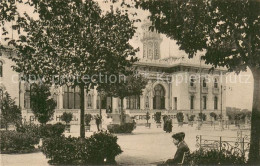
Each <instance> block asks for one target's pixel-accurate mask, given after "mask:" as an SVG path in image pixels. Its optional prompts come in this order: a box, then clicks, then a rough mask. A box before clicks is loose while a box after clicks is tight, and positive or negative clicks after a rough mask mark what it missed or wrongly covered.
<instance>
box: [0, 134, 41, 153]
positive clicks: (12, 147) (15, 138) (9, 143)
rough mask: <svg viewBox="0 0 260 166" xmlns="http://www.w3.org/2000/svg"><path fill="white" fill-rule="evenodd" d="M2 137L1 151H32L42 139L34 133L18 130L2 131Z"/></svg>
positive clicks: (0, 142) (0, 136)
mask: <svg viewBox="0 0 260 166" xmlns="http://www.w3.org/2000/svg"><path fill="white" fill-rule="evenodd" d="M0 138H1V140H0V148H1V153H30V152H33V151H35V150H36V149H35V145H37V144H39V141H40V138H39V137H37V136H35V135H34V134H33V133H29V132H27V133H22V132H17V131H0Z"/></svg>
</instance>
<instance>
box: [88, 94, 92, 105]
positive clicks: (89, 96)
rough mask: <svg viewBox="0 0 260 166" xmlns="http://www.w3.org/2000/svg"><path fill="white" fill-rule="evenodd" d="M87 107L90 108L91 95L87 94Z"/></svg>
mask: <svg viewBox="0 0 260 166" xmlns="http://www.w3.org/2000/svg"><path fill="white" fill-rule="evenodd" d="M88 108H92V96H91V95H90V94H88Z"/></svg>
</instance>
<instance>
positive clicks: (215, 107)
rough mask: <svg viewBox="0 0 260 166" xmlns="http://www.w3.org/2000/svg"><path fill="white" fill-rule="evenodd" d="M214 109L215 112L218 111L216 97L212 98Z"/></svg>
mask: <svg viewBox="0 0 260 166" xmlns="http://www.w3.org/2000/svg"><path fill="white" fill-rule="evenodd" d="M214 109H215V110H217V109H218V97H217V96H215V97H214Z"/></svg>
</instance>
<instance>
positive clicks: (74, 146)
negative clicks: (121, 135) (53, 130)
mask: <svg viewBox="0 0 260 166" xmlns="http://www.w3.org/2000/svg"><path fill="white" fill-rule="evenodd" d="M42 151H43V154H45V155H46V157H47V158H50V161H49V163H52V164H75V165H79V164H93V165H94V164H95V165H97V164H107V163H110V164H111V163H113V162H115V157H116V156H117V155H119V154H120V153H122V150H121V148H120V146H119V145H118V144H117V137H115V136H113V135H111V134H108V133H103V132H101V133H95V134H94V135H92V136H91V137H90V138H72V137H68V138H66V137H65V136H61V137H55V138H47V139H45V140H44V141H43V146H42ZM105 160H106V162H105Z"/></svg>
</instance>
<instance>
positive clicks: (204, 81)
mask: <svg viewBox="0 0 260 166" xmlns="http://www.w3.org/2000/svg"><path fill="white" fill-rule="evenodd" d="M202 86H203V87H207V83H206V78H203V82H202Z"/></svg>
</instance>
